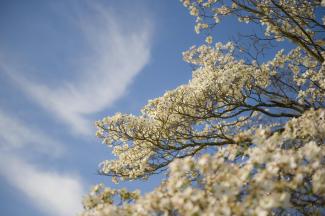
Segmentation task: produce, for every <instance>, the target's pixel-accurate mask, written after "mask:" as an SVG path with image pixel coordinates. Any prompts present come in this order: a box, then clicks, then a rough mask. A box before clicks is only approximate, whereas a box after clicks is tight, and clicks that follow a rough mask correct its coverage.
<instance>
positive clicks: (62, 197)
mask: <svg viewBox="0 0 325 216" xmlns="http://www.w3.org/2000/svg"><path fill="white" fill-rule="evenodd" d="M0 157H1V159H0V161H1V163H0V175H2V176H3V177H5V178H6V179H7V180H8V183H10V184H11V185H12V186H14V187H15V188H16V189H17V190H19V191H21V192H22V193H23V194H25V196H26V198H28V200H29V202H31V204H33V205H34V206H35V207H37V208H38V209H40V210H41V211H42V212H43V213H44V214H45V215H53V216H67V215H76V213H78V212H80V210H81V198H82V195H83V194H84V191H83V186H82V183H81V181H80V179H79V177H78V176H73V175H67V174H62V173H58V172H52V171H44V170H41V169H39V168H38V167H36V166H35V165H32V164H29V163H27V162H26V161H23V160H21V159H18V158H17V157H16V156H14V155H10V156H9V157H8V155H2V154H1V153H0Z"/></svg>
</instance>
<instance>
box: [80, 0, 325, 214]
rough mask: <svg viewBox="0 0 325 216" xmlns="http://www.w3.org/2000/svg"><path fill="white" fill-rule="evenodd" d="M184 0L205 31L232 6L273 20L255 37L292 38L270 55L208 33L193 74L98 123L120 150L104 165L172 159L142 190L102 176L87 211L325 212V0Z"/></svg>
mask: <svg viewBox="0 0 325 216" xmlns="http://www.w3.org/2000/svg"><path fill="white" fill-rule="evenodd" d="M182 2H183V4H184V6H185V7H187V8H188V9H189V11H190V14H191V15H192V16H195V17H196V18H197V19H196V26H195V30H196V31H197V32H200V31H201V30H204V29H209V28H212V27H214V26H215V24H217V23H219V22H220V19H222V17H225V16H230V15H232V16H236V17H238V18H239V20H240V21H243V22H245V23H249V22H254V23H257V24H260V25H262V26H264V27H265V28H264V33H265V38H258V40H269V41H273V40H274V41H278V40H283V39H287V40H288V41H291V42H292V43H293V45H295V47H293V48H292V49H291V50H279V51H277V52H276V53H275V55H274V56H273V58H271V59H269V60H267V59H265V58H264V59H263V62H261V61H260V59H258V58H257V57H256V58H254V57H252V56H254V55H253V53H249V50H246V49H245V48H243V47H240V46H238V44H237V43H235V42H228V43H225V44H223V43H218V42H217V43H214V42H213V41H214V39H213V37H212V36H211V35H210V34H209V35H208V37H207V38H206V44H204V45H201V46H193V47H191V48H190V49H189V50H188V51H186V52H184V53H183V57H184V60H185V61H186V62H188V63H189V64H191V66H192V67H193V76H192V79H191V80H190V81H189V82H188V83H187V84H184V85H181V86H179V87H178V88H176V89H173V90H170V91H167V92H166V93H165V94H164V95H163V96H161V97H159V98H156V99H153V100H150V101H149V102H148V104H147V105H146V106H144V107H143V109H142V110H141V114H140V115H138V116H135V115H130V114H121V113H117V114H115V115H113V116H109V117H105V118H104V119H102V120H100V121H98V122H97V123H96V125H97V128H98V131H97V134H96V135H97V136H98V137H99V138H101V139H102V140H103V143H104V144H106V145H108V146H109V147H110V148H112V153H113V154H114V155H115V156H116V158H115V159H114V160H106V161H103V162H102V163H101V166H100V173H101V174H103V175H107V176H111V177H112V179H113V182H118V181H120V180H133V179H143V178H145V179H146V178H148V177H149V176H150V175H152V174H155V173H157V172H160V171H162V170H168V171H167V173H168V175H167V178H166V179H165V181H163V182H162V183H161V185H160V186H159V187H158V188H156V189H155V190H154V191H152V192H151V193H148V194H145V195H143V196H140V195H139V193H138V192H128V191H126V190H125V189H122V190H115V189H110V188H105V187H104V186H103V185H98V186H95V188H94V189H93V190H92V191H91V192H90V194H89V195H88V196H86V197H85V201H84V206H85V211H84V212H83V213H82V215H83V216H97V215H100V216H105V215H143V216H144V215H166V216H167V215H193V216H194V215H207V216H210V215H262V216H264V215H265V216H266V215H292V214H297V215H323V214H325V209H324V206H325V186H324V185H325V168H324V167H325V62H324V58H325V47H324V46H325V41H324V38H323V36H322V34H324V33H325V27H324V26H325V25H324V24H325V23H324V22H325V18H324V17H323V18H322V17H320V16H319V15H315V14H316V12H315V11H317V10H320V11H322V10H323V9H324V8H322V7H321V6H322V5H323V3H322V4H321V2H320V1H319V0H315V1H306V0H290V1H289V0H258V1H248V0H240V1H239V0H232V1H221V0H182ZM225 2H226V3H225ZM255 39H256V38H255ZM257 45H260V44H254V46H257ZM262 50H263V47H262ZM242 53H248V55H247V56H249V57H252V58H246V57H245V55H243V54H242ZM269 56H270V55H269ZM207 148H209V150H210V151H208V152H210V154H206V155H202V150H204V149H207ZM212 150H213V151H212ZM118 201H119V202H118Z"/></svg>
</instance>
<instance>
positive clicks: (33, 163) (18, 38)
mask: <svg viewBox="0 0 325 216" xmlns="http://www.w3.org/2000/svg"><path fill="white" fill-rule="evenodd" d="M193 21H194V18H193V17H191V16H190V15H189V14H188V12H187V10H186V9H185V8H184V7H183V6H182V4H181V3H180V2H179V1H177V0H173V1H171V0H170V1H166V0H157V1H152V0H137V1H130V0H129V1H127V0H119V1H118V0H107V1H103V0H102V1H100V0H93V1H90V0H89V1H87V0H79V1H78V0H58V1H54V0H48V1H42V0H38V1H37V0H31V1H18V0H2V1H0V29H1V34H0V95H1V96H0V202H1V205H0V212H1V214H2V215H14V216H20V215H24V216H29V215H30V216H31V215H33V216H37V215H49V216H52V215H56V216H65V215H74V214H75V213H76V212H78V211H80V210H81V197H82V195H84V194H85V193H86V192H87V191H88V190H89V188H90V186H91V185H93V184H96V183H99V182H104V183H105V184H106V185H107V186H111V187H128V188H129V189H131V190H132V189H135V188H140V189H141V190H142V191H144V192H147V191H150V190H151V189H152V188H153V187H155V186H156V185H158V183H159V181H160V179H161V178H162V176H154V177H152V178H150V179H149V181H147V182H137V181H136V182H127V183H121V184H119V185H113V184H112V183H111V182H110V179H109V178H107V177H102V176H98V175H97V174H96V170H97V166H98V164H99V163H100V162H101V161H102V160H104V159H109V158H111V154H110V150H109V149H108V148H107V147H106V146H104V145H103V144H101V140H99V139H97V138H96V137H95V130H96V129H95V127H94V122H95V121H96V120H98V119H101V118H103V117H105V116H107V115H113V114H114V113H115V112H124V113H133V114H138V113H139V110H140V109H141V107H142V106H143V105H145V104H146V102H147V101H148V100H149V99H152V98H155V97H158V96H160V95H162V94H163V93H164V92H165V91H166V90H168V89H172V88H175V87H177V86H178V85H179V84H182V83H187V82H188V80H189V79H190V78H191V67H190V66H189V65H187V64H186V63H185V62H183V61H182V52H183V51H185V50H187V49H188V48H189V47H191V46H192V45H194V44H197V45H199V44H201V43H203V41H204V35H201V36H199V35H196V34H195V33H194V27H193V23H194V22H193ZM244 29H245V27H243V26H241V25H240V26H239V25H236V26H234V24H233V23H232V22H230V21H229V22H226V23H223V24H220V27H219V28H218V30H219V31H218V32H219V33H218V34H217V35H216V37H217V39H218V40H220V41H227V40H228V38H229V37H230V35H231V34H232V33H233V32H236V31H241V30H242V31H243V30H244ZM245 30H247V29H245Z"/></svg>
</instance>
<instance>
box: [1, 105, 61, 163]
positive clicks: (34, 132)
mask: <svg viewBox="0 0 325 216" xmlns="http://www.w3.org/2000/svg"><path fill="white" fill-rule="evenodd" d="M18 151H24V153H25V154H26V153H27V152H33V153H41V154H46V155H47V156H51V157H58V156H61V155H62V154H64V146H63V145H62V144H61V143H59V142H58V141H55V139H53V138H51V137H49V136H47V135H46V134H45V132H44V131H41V130H39V129H36V128H33V127H32V126H31V125H28V126H27V125H26V124H25V123H23V122H22V121H21V120H19V119H17V118H15V117H13V116H12V115H10V114H8V113H6V112H4V111H3V110H1V109H0V152H18Z"/></svg>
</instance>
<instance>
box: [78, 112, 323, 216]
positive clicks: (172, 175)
mask: <svg viewBox="0 0 325 216" xmlns="http://www.w3.org/2000/svg"><path fill="white" fill-rule="evenodd" d="M324 141H325V110H324V109H319V110H317V111H315V110H310V111H307V112H306V113H305V114H304V115H302V116H301V117H299V118H295V119H292V120H290V121H289V122H288V123H287V124H286V125H285V127H284V131H281V132H273V133H272V131H271V129H270V128H260V129H258V130H257V131H256V132H255V134H253V135H252V143H253V144H252V145H250V146H249V147H247V148H245V149H243V148H240V147H239V146H235V145H234V146H226V147H222V148H219V149H218V151H217V153H216V154H214V155H207V154H206V155H203V156H201V157H200V158H198V159H194V158H190V157H187V158H184V159H177V160H174V161H173V162H172V163H171V164H170V166H169V168H170V171H169V174H168V178H167V179H166V181H164V182H163V183H162V184H161V185H160V186H159V187H158V188H157V189H156V190H154V191H153V192H151V193H148V194H146V195H144V196H140V197H139V196H138V194H137V193H136V194H134V193H128V192H126V191H124V192H123V191H121V192H122V193H121V192H120V194H121V197H122V202H121V203H120V204H119V205H113V204H112V203H113V201H112V198H111V197H112V195H113V194H115V193H117V192H116V191H114V190H113V191H112V190H111V189H107V188H106V189H104V188H101V189H100V190H101V192H98V189H97V188H95V189H94V191H95V192H91V195H90V196H87V197H86V199H85V205H86V207H87V208H86V210H85V212H84V213H83V214H82V215H83V216H90V215H143V216H144V215H207V216H210V215H269V214H271V213H274V214H277V212H282V214H285V213H287V214H289V213H296V214H299V213H300V214H301V213H302V214H308V215H321V214H324V211H325V210H324V208H323V206H324V205H325V199H324V198H325V186H324V180H325V178H324V175H325V168H324V167H325V161H324V159H325V142H324ZM123 194H125V195H123ZM130 199H132V202H128V201H126V200H130ZM94 203H95V204H94Z"/></svg>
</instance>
